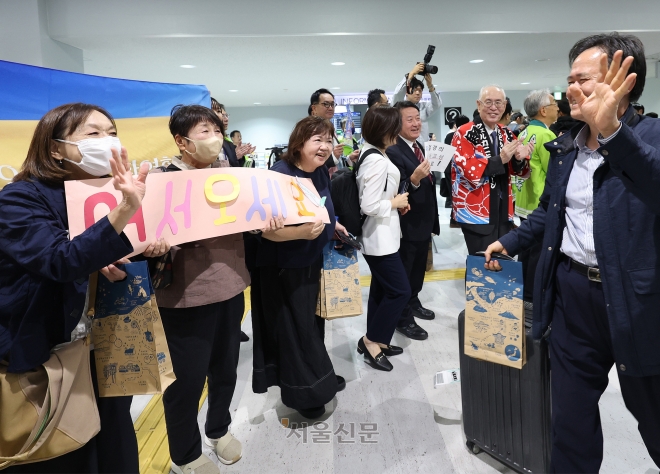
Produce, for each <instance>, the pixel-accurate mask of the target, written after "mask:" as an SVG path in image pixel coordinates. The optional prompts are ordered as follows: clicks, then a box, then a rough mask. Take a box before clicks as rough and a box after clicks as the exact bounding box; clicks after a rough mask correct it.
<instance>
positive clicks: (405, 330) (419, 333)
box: [396, 323, 429, 341]
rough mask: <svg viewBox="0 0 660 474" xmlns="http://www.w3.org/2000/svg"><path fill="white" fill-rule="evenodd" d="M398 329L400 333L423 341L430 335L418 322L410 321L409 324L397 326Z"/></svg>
mask: <svg viewBox="0 0 660 474" xmlns="http://www.w3.org/2000/svg"><path fill="white" fill-rule="evenodd" d="M396 330H397V332H398V333H400V334H403V335H404V336H406V337H409V338H410V339H415V340H416V341H423V340H424V339H428V337H429V333H427V332H426V331H424V329H422V328H421V327H420V326H419V325H418V324H417V323H410V324H409V325H408V326H403V327H401V328H396Z"/></svg>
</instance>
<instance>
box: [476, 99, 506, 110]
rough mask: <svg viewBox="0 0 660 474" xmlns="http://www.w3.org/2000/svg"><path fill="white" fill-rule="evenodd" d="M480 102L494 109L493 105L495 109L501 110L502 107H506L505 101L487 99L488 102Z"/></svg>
mask: <svg viewBox="0 0 660 474" xmlns="http://www.w3.org/2000/svg"><path fill="white" fill-rule="evenodd" d="M479 102H481V103H482V104H484V105H485V106H486V107H492V106H493V105H494V106H495V107H497V108H498V109H501V108H502V107H504V101H503V100H490V99H486V100H483V101H482V100H480V101H479Z"/></svg>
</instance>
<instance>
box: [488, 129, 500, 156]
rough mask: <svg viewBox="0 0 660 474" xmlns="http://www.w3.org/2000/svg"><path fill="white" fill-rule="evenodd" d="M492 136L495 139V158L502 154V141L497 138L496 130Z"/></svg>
mask: <svg viewBox="0 0 660 474" xmlns="http://www.w3.org/2000/svg"><path fill="white" fill-rule="evenodd" d="M490 136H491V138H492V139H493V151H494V152H495V156H497V155H499V154H500V141H499V140H498V138H497V130H494V131H493V133H491V134H490Z"/></svg>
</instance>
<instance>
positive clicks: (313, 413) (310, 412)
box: [296, 406, 325, 420]
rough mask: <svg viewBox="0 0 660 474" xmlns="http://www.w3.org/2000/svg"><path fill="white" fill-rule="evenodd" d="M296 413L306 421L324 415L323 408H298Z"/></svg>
mask: <svg viewBox="0 0 660 474" xmlns="http://www.w3.org/2000/svg"><path fill="white" fill-rule="evenodd" d="M296 411H297V412H298V413H300V414H301V415H302V416H304V417H305V418H307V419H308V420H313V419H316V418H320V417H321V416H323V414H324V413H325V406H322V407H314V408H300V409H297V410H296Z"/></svg>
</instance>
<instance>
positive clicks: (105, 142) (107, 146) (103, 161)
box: [55, 136, 121, 176]
mask: <svg viewBox="0 0 660 474" xmlns="http://www.w3.org/2000/svg"><path fill="white" fill-rule="evenodd" d="M55 141H58V142H62V143H69V144H71V145H76V146H77V147H78V150H80V154H81V155H82V160H81V161H80V163H78V162H77V161H73V160H70V159H68V158H63V160H65V161H68V162H69V163H73V164H74V165H76V166H79V167H80V169H81V170H83V171H84V172H85V173H88V174H91V175H92V176H105V175H107V174H110V173H111V172H112V169H111V168H110V158H111V157H112V149H113V148H114V149H115V150H117V153H121V142H120V141H119V138H117V137H113V136H107V137H103V138H86V139H84V140H80V141H78V142H70V141H67V140H58V139H55Z"/></svg>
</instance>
